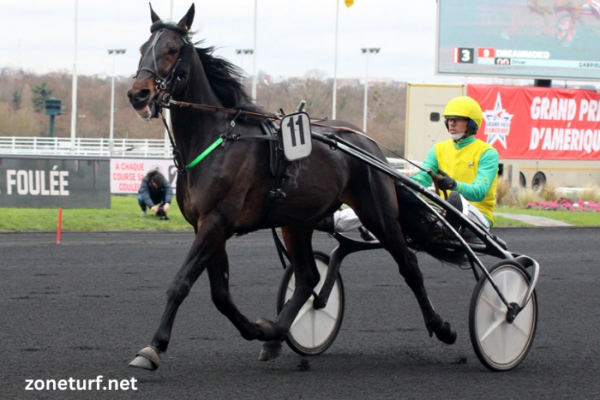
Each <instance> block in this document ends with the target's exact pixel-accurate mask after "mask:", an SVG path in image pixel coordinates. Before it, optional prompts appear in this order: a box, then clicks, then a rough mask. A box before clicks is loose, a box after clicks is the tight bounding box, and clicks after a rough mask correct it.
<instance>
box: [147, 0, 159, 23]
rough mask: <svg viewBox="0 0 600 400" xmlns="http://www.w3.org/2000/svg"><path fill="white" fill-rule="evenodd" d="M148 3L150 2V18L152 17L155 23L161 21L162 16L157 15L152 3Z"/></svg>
mask: <svg viewBox="0 0 600 400" xmlns="http://www.w3.org/2000/svg"><path fill="white" fill-rule="evenodd" d="M148 4H150V18H152V23H155V22H156V21H160V17H159V16H158V15H156V13H155V12H154V10H153V9H152V3H148Z"/></svg>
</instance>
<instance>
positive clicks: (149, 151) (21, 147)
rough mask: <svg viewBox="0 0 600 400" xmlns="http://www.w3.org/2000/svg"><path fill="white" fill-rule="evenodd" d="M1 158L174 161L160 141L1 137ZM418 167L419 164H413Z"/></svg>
mask: <svg viewBox="0 0 600 400" xmlns="http://www.w3.org/2000/svg"><path fill="white" fill-rule="evenodd" d="M0 155H30V156H33V155H38V156H73V157H81V156H85V157H109V158H119V157H123V158H125V157H126V158H167V159H169V158H173V151H172V147H171V143H166V144H165V141H164V140H163V139H113V143H112V147H111V143H110V140H109V139H106V138H75V139H74V140H71V138H64V137H60V138H59V137H53V138H49V137H20V136H0ZM387 160H388V162H389V163H390V164H391V165H392V166H393V167H394V168H396V169H397V170H398V171H400V172H401V173H403V174H405V175H407V176H412V175H414V174H415V173H416V172H417V169H416V168H415V167H414V166H413V165H410V164H408V163H406V162H405V161H404V160H402V159H399V158H388V159H387ZM413 162H414V163H416V164H417V165H421V164H422V162H420V161H413Z"/></svg>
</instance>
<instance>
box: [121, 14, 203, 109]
mask: <svg viewBox="0 0 600 400" xmlns="http://www.w3.org/2000/svg"><path fill="white" fill-rule="evenodd" d="M150 15H151V18H152V26H151V28H150V32H151V33H152V35H151V36H150V39H148V41H147V42H146V43H144V44H143V45H142V47H141V48H140V53H141V59H140V63H139V66H138V70H137V73H136V75H135V81H134V82H133V86H132V87H131V90H129V91H128V92H127V96H128V97H129V102H130V103H131V105H132V106H133V108H134V109H135V111H136V112H137V113H138V115H139V116H140V117H141V118H142V119H144V120H149V119H150V118H155V117H157V116H158V113H159V112H160V107H161V105H160V100H161V99H160V97H161V95H163V94H172V93H173V92H174V91H175V90H176V86H177V84H178V83H179V81H180V80H181V79H182V78H185V77H186V76H187V73H188V69H189V65H190V59H191V57H192V54H193V53H194V45H193V44H192V43H191V42H190V37H189V30H190V27H191V26H192V22H193V20H194V4H192V6H191V7H190V9H189V10H188V12H187V14H185V16H184V17H183V18H182V19H181V21H179V23H177V24H168V23H164V22H162V20H161V19H160V18H159V17H158V15H156V13H155V12H154V10H153V9H152V5H150Z"/></svg>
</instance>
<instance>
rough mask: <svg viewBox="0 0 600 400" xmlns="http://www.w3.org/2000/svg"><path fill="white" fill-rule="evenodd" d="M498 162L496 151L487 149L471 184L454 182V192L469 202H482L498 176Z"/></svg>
mask: <svg viewBox="0 0 600 400" xmlns="http://www.w3.org/2000/svg"><path fill="white" fill-rule="evenodd" d="M499 161H500V160H499V157H498V151H497V150H496V149H494V148H491V149H487V150H486V151H484V152H483V154H482V155H481V158H480V159H479V167H478V168H477V176H476V177H475V180H474V181H473V183H470V184H469V183H464V182H459V181H456V183H457V185H456V188H455V189H454V191H456V192H459V193H460V194H462V195H463V197H464V198H465V199H467V200H469V201H482V200H483V199H485V196H486V194H487V192H488V191H489V190H490V186H491V185H492V182H494V179H495V178H496V175H497V174H498V163H499Z"/></svg>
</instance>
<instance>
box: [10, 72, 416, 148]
mask: <svg viewBox="0 0 600 400" xmlns="http://www.w3.org/2000/svg"><path fill="white" fill-rule="evenodd" d="M111 84H112V78H111V77H106V78H100V77H97V76H79V77H78V80H77V86H78V90H77V128H76V135H77V137H83V138H102V137H104V138H108V137H109V130H110V103H111V99H110V95H111ZM131 84H132V79H131V78H123V77H119V78H117V79H116V80H115V115H114V137H115V138H135V139H162V138H164V126H163V124H162V121H160V120H158V119H154V120H152V121H150V122H144V121H142V120H140V119H139V118H138V117H137V116H136V114H135V112H134V111H133V109H132V108H131V106H130V105H129V101H128V99H127V95H126V94H127V91H128V90H129V89H130V88H131ZM244 84H245V87H246V90H247V92H248V93H251V87H252V81H251V79H250V78H246V79H245V81H244ZM71 87H72V76H71V75H70V74H69V73H66V72H64V73H58V72H53V73H49V74H45V75H35V74H31V73H27V72H23V71H16V70H4V71H3V73H2V74H0V136H41V137H47V136H48V135H49V117H48V116H47V115H45V113H44V102H45V100H47V99H49V98H56V99H59V100H61V101H62V106H63V108H64V114H63V115H59V116H57V117H56V119H55V136H57V137H70V135H71ZM332 97H333V80H332V79H331V78H327V77H326V76H325V74H324V73H323V72H321V71H318V70H313V71H309V72H308V73H307V74H306V75H305V76H304V77H301V78H288V79H284V80H281V81H279V82H272V81H271V79H270V77H269V76H268V75H266V74H265V73H263V72H261V73H259V74H258V76H257V93H256V98H257V101H256V103H257V104H258V105H259V106H261V107H262V108H263V109H264V111H266V112H273V111H276V110H279V109H280V108H281V109H283V110H284V111H285V112H288V113H289V112H293V111H295V109H296V107H297V106H298V104H299V102H300V101H301V100H305V101H306V106H305V111H306V112H307V113H308V114H309V115H310V116H311V117H313V118H331V113H332ZM336 97H337V111H336V113H337V116H336V117H337V119H341V120H345V121H348V122H351V123H353V124H355V125H356V126H358V127H359V128H361V129H362V126H363V109H364V86H361V85H348V84H346V85H340V84H338V90H337V96H336ZM405 113H406V85H405V84H402V83H397V82H395V83H388V84H370V85H369V91H368V113H367V115H368V119H367V131H368V134H369V135H370V136H372V137H373V138H374V139H376V140H377V141H379V142H381V143H382V144H383V145H385V146H387V147H389V148H391V149H392V150H394V151H395V152H398V153H399V154H403V151H404V130H405Z"/></svg>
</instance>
